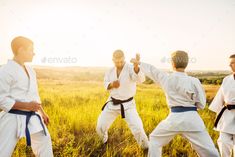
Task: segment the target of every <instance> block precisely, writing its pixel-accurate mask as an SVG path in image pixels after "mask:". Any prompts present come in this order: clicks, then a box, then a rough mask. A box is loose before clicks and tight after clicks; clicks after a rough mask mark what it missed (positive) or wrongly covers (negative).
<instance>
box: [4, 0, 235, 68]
mask: <svg viewBox="0 0 235 157" xmlns="http://www.w3.org/2000/svg"><path fill="white" fill-rule="evenodd" d="M0 19H1V20H0V22H1V23H0V64H5V63H6V62H7V60H8V59H11V58H12V52H11V47H10V43H11V40H12V39H13V38H14V37H16V36H19V35H20V36H26V37H28V38H30V39H32V40H33V41H34V46H35V53H36V55H35V57H34V60H33V62H32V64H33V65H43V66H44V65H45V66H102V67H103V66H104V67H107V66H112V65H113V63H112V53H113V51H114V50H116V49H121V50H123V51H124V53H125V55H126V61H127V62H129V60H130V59H131V58H132V57H135V54H136V53H140V56H141V61H143V62H147V63H150V64H153V65H155V66H156V67H158V68H164V69H168V68H170V62H169V58H170V54H171V53H172V52H173V51H175V50H184V51H186V52H188V53H189V56H190V60H189V63H190V64H189V66H188V68H189V69H192V70H229V66H228V64H229V63H228V57H229V56H230V55H231V54H233V53H235V1H234V0H177V1H176V0H99V1H98V0H83V1H82V0H61V1H58V0H40V1H38V0H20V1H18V0H0Z"/></svg>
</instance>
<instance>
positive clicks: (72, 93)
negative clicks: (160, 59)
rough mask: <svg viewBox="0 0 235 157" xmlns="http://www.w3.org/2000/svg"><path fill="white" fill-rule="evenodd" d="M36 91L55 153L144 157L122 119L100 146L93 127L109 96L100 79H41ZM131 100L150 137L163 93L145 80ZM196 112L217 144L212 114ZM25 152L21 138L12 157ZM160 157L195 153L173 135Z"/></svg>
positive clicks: (164, 110)
mask: <svg viewBox="0 0 235 157" xmlns="http://www.w3.org/2000/svg"><path fill="white" fill-rule="evenodd" d="M206 88H207V89H208V90H209V94H210V96H212V97H213V96H214V94H215V92H216V90H217V87H216V86H206ZM39 92H40V96H41V100H42V104H43V106H44V109H45V111H46V112H47V113H48V115H49V116H50V124H49V126H48V128H49V131H50V134H51V137H52V141H53V151H54V155H55V156H57V157H88V156H97V157H98V156H100V157H101V156H103V157H106V156H107V157H114V156H128V157H129V156H136V157H141V156H144V154H143V151H142V149H141V148H139V146H138V145H137V143H136V141H135V139H134V137H133V136H132V134H131V132H130V130H129V129H128V127H127V124H126V123H125V121H124V120H122V119H121V118H120V117H118V118H117V120H116V121H115V122H114V123H113V125H112V126H111V128H110V130H109V144H108V146H107V147H103V146H102V143H101V141H100V140H99V138H98V136H97V134H96V131H95V128H96V122H97V118H98V116H99V114H100V112H101V107H102V105H103V104H104V103H105V101H106V99H107V97H108V93H107V92H106V91H105V90H104V88H103V84H102V82H100V81H98V82H89V81H51V80H40V81H39ZM135 100H136V104H137V110H138V112H139V115H140V117H141V118H142V121H143V124H144V128H145V131H146V133H147V135H149V134H150V133H151V132H152V131H153V129H154V128H155V127H156V126H157V124H158V123H159V122H160V121H161V120H163V119H164V118H165V117H166V116H167V114H168V112H169V111H168V107H167V105H166V100H165V96H164V93H163V91H162V90H161V89H160V88H159V87H158V86H156V85H144V84H143V85H139V86H138V89H137V94H136V96H135ZM199 113H200V115H201V116H202V118H203V120H204V122H205V124H206V127H207V129H208V131H209V133H210V135H211V137H212V138H213V140H214V142H215V143H216V139H217V138H218V133H217V132H215V131H213V122H214V118H215V115H214V113H212V112H210V111H209V110H208V109H207V108H206V109H205V110H203V111H200V112H199ZM24 150H25V140H24V139H21V140H20V142H19V143H18V144H17V146H16V149H15V151H14V155H13V156H14V157H17V156H20V157H21V156H25V151H24ZM31 155H32V153H31ZM163 156H164V157H168V156H171V157H178V156H180V157H194V156H197V155H196V153H195V152H194V151H193V150H192V148H191V146H190V144H189V143H188V142H187V141H186V140H185V139H183V138H182V137H181V136H176V137H175V138H174V139H173V140H172V141H171V142H170V143H169V144H168V145H166V146H165V147H164V149H163Z"/></svg>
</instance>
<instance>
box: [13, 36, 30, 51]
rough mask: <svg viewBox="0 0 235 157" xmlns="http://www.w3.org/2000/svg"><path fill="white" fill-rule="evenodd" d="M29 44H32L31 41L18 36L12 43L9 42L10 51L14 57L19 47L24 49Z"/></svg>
mask: <svg viewBox="0 0 235 157" xmlns="http://www.w3.org/2000/svg"><path fill="white" fill-rule="evenodd" d="M29 44H33V41H32V40H30V39H28V38H26V37H23V36H18V37H15V38H14V39H13V40H12V41H11V49H12V52H13V53H14V55H16V54H17V52H18V49H19V48H20V47H22V46H23V47H25V46H27V45H29Z"/></svg>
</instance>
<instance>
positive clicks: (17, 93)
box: [0, 60, 53, 157]
mask: <svg viewBox="0 0 235 157" xmlns="http://www.w3.org/2000/svg"><path fill="white" fill-rule="evenodd" d="M25 67H26V69H27V72H28V74H29V78H28V76H27V74H26V72H25V70H24V68H23V67H22V66H20V65H19V64H18V63H16V62H15V61H13V60H9V61H8V63H7V64H6V65H4V66H2V67H1V68H0V108H1V109H2V110H3V111H2V112H0V156H1V157H10V156H11V155H12V153H13V151H14V148H15V145H16V143H17V142H18V140H19V139H20V138H21V137H25V128H26V116H24V115H17V114H12V113H8V112H9V111H10V110H11V108H12V107H13V105H14V104H15V102H16V101H18V102H31V101H36V102H38V103H40V102H41V101H40V97H39V93H38V86H37V80H36V74H35V72H34V70H33V69H32V68H31V67H29V66H25ZM44 127H45V129H46V133H47V136H45V135H44V134H43V128H42V125H41V123H40V121H39V119H38V117H37V116H35V115H34V116H32V117H31V119H30V121H29V124H28V128H29V132H30V135H31V143H32V145H31V146H32V150H33V152H34V154H35V155H36V156H37V157H52V156H53V152H52V143H51V137H50V134H49V132H48V130H47V128H46V126H45V125H44Z"/></svg>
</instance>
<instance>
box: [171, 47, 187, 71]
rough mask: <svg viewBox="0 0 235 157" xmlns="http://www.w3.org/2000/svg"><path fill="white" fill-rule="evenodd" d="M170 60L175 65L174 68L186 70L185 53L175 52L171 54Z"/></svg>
mask: <svg viewBox="0 0 235 157" xmlns="http://www.w3.org/2000/svg"><path fill="white" fill-rule="evenodd" d="M171 60H172V62H173V63H174V65H175V68H184V69H185V68H186V67H187V65H188V60H189V58H188V53H186V52H185V51H181V50H178V51H175V52H173V53H172V54H171Z"/></svg>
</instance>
